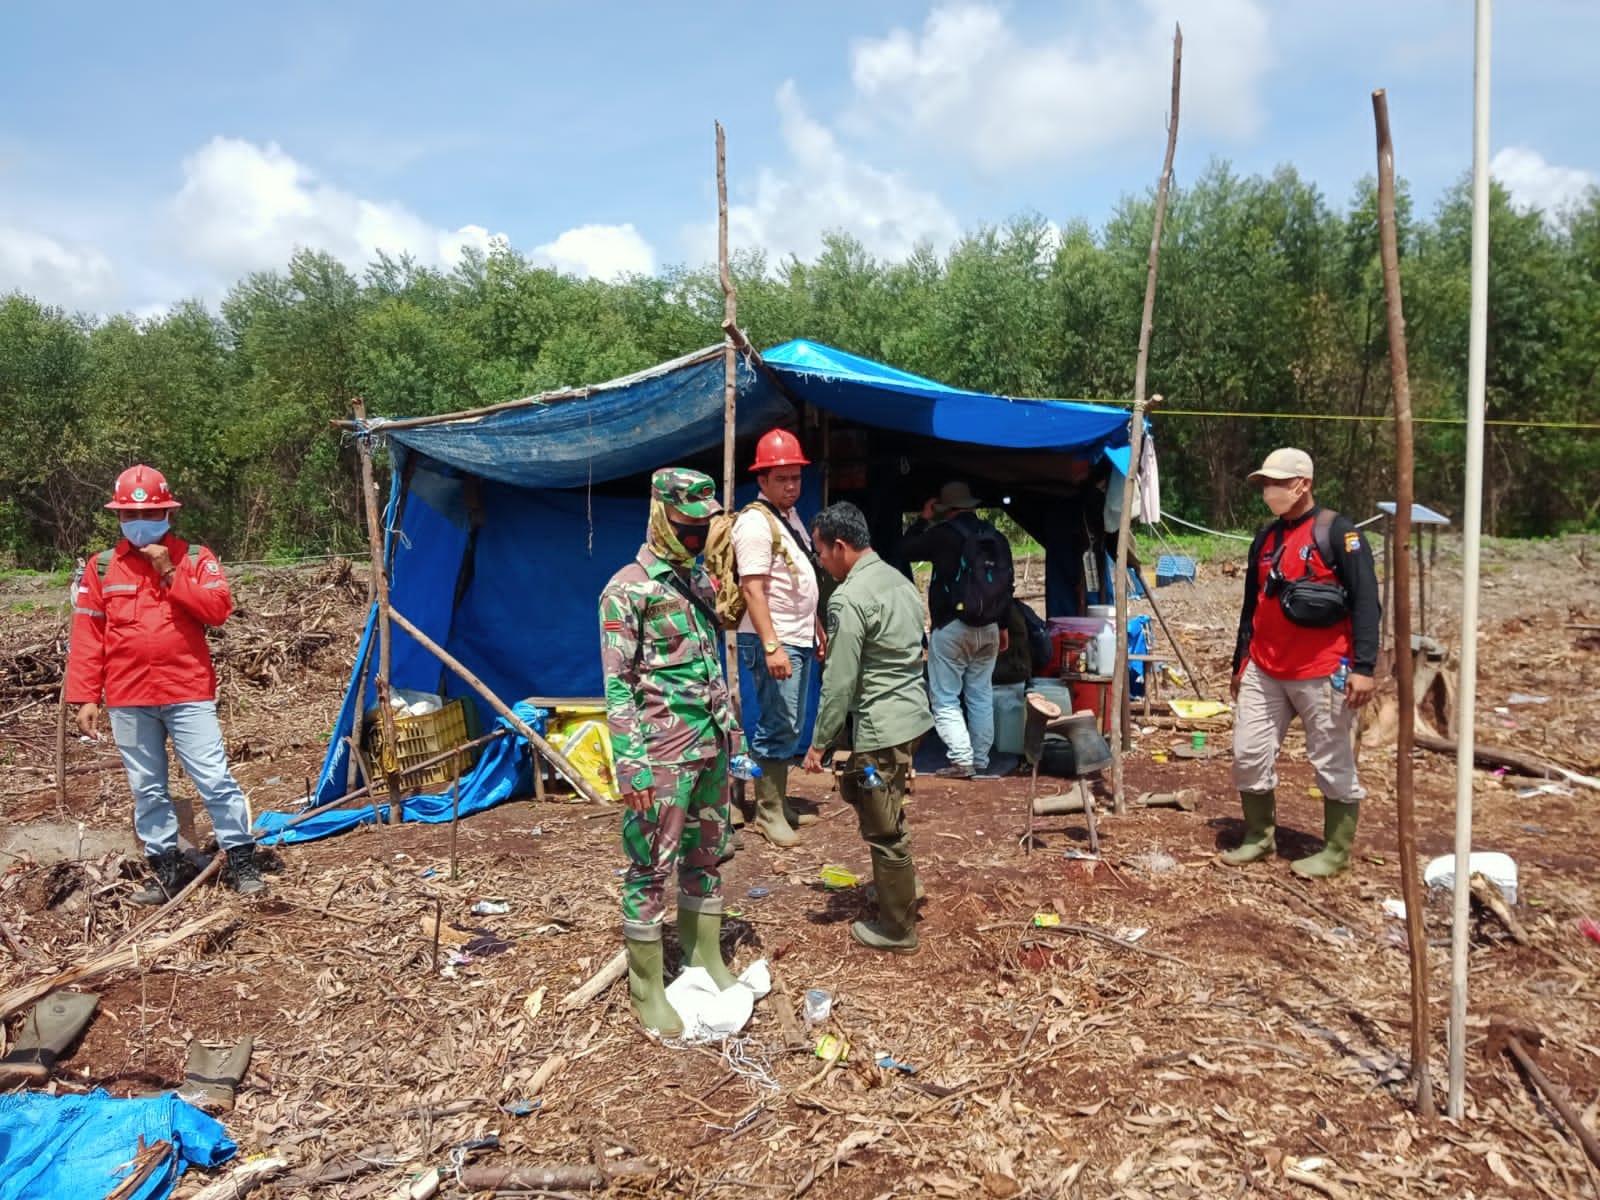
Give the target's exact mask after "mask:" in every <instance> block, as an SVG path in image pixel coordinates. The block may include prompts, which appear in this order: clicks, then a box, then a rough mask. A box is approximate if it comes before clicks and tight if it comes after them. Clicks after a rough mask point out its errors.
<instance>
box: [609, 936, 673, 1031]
mask: <svg viewBox="0 0 1600 1200" xmlns="http://www.w3.org/2000/svg"><path fill="white" fill-rule="evenodd" d="M622 942H623V945H624V946H626V947H627V950H628V1007H629V1008H631V1009H632V1010H633V1015H634V1016H635V1017H637V1018H638V1020H639V1024H640V1025H642V1026H644V1028H645V1029H646V1030H647V1031H648V1032H651V1033H657V1034H660V1035H661V1036H662V1037H677V1036H678V1035H679V1034H681V1033H682V1032H683V1018H682V1017H680V1016H678V1010H677V1009H675V1008H673V1007H672V1004H671V1002H670V1001H668V1000H667V991H666V985H665V984H663V983H662V981H661V976H662V963H661V933H660V930H659V929H658V930H657V931H656V936H655V938H654V939H653V940H650V941H645V940H642V939H639V938H631V937H624V938H623V939H622Z"/></svg>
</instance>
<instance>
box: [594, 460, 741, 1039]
mask: <svg viewBox="0 0 1600 1200" xmlns="http://www.w3.org/2000/svg"><path fill="white" fill-rule="evenodd" d="M720 511H722V506H721V505H720V504H718V503H717V500H716V485H715V484H714V483H713V482H712V481H711V479H710V477H709V476H706V475H702V474H701V473H700V472H698V471H689V470H685V469H683V468H680V467H672V468H667V469H665V470H661V471H657V472H656V473H655V476H654V477H653V478H652V479H651V495H650V525H649V531H648V534H647V536H646V539H645V543H644V545H643V546H642V547H640V549H639V553H638V555H637V556H636V557H635V558H634V560H633V561H632V562H631V563H629V564H628V565H627V566H625V567H623V568H622V570H620V571H618V572H617V573H616V574H615V575H613V576H612V577H611V582H610V583H608V584H606V587H605V590H604V591H602V592H601V593H600V660H601V667H602V669H603V671H604V673H605V680H606V717H607V720H608V722H609V724H610V727H611V751H612V757H613V758H614V760H615V763H616V777H617V783H618V786H619V788H620V789H621V790H622V800H623V803H624V804H626V805H627V810H626V811H625V812H624V813H623V814H622V845H623V849H624V851H625V852H626V854H627V857H628V873H627V877H626V879H624V881H623V884H622V936H623V940H624V941H625V943H626V944H627V948H628V991H629V994H630V996H631V997H632V1007H633V1012H634V1015H635V1016H637V1017H638V1019H639V1022H640V1024H641V1025H643V1026H644V1027H645V1028H646V1029H652V1030H655V1031H657V1032H659V1033H660V1034H662V1035H664V1036H675V1035H677V1034H680V1033H682V1032H683V1023H682V1021H681V1020H680V1019H679V1017H678V1014H677V1013H676V1012H675V1011H674V1010H673V1008H672V1005H671V1004H670V1003H669V1002H668V1000H667V997H666V993H665V991H664V989H663V979H662V954H661V927H662V921H663V916H664V912H665V885H666V882H667V877H668V876H669V875H670V874H671V872H672V868H673V867H674V866H676V867H677V868H678V940H679V942H680V943H681V944H682V946H683V961H684V965H685V966H697V967H704V968H705V969H706V970H707V971H708V972H709V973H710V975H711V977H712V978H713V979H715V980H716V982H717V985H718V986H719V987H722V988H729V987H732V986H733V984H734V978H733V975H732V974H731V973H730V972H729V970H728V968H727V965H726V964H725V963H724V962H723V961H722V948H721V944H720V940H719V939H720V935H721V930H722V876H721V873H720V871H719V869H718V864H719V863H720V861H721V860H722V857H723V854H724V852H725V850H726V848H727V839H728V756H729V754H730V753H731V752H732V751H731V750H730V747H732V746H733V744H734V742H735V739H736V738H737V737H738V734H739V730H738V726H737V723H736V721H735V719H734V714H733V706H732V704H731V703H730V702H729V699H728V689H727V685H726V684H725V683H724V681H723V676H722V660H721V659H720V658H719V657H718V653H717V645H718V642H719V640H720V629H719V626H718V622H717V620H716V616H715V610H714V608H713V593H712V588H711V581H710V579H709V578H707V576H706V574H705V572H704V571H703V570H701V569H700V568H699V567H698V566H697V565H696V562H695V559H696V556H697V555H698V554H699V553H700V550H701V549H702V547H703V546H704V545H705V539H706V528H707V526H708V524H709V523H710V520H711V517H712V515H713V514H715V513H718V512H720Z"/></svg>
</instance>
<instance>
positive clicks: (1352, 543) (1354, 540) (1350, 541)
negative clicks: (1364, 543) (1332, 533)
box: [1344, 529, 1361, 554]
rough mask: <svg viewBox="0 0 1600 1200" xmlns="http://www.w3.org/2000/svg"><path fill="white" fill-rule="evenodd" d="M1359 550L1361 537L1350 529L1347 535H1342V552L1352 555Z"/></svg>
mask: <svg viewBox="0 0 1600 1200" xmlns="http://www.w3.org/2000/svg"><path fill="white" fill-rule="evenodd" d="M1360 549H1361V535H1360V534H1359V533H1357V532H1356V531H1355V530H1353V529H1352V530H1351V531H1350V532H1349V533H1347V534H1345V535H1344V552H1345V553H1346V554H1354V553H1356V552H1357V551H1358V550H1360Z"/></svg>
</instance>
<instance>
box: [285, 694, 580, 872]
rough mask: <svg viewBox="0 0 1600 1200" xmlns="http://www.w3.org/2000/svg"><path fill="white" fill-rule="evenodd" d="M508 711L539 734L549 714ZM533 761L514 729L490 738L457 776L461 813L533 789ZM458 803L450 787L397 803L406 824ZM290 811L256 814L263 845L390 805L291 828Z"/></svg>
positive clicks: (444, 813) (505, 724) (385, 810)
mask: <svg viewBox="0 0 1600 1200" xmlns="http://www.w3.org/2000/svg"><path fill="white" fill-rule="evenodd" d="M511 709H512V711H513V712H515V713H516V714H517V716H519V717H521V718H522V719H523V720H524V721H526V722H527V723H528V724H529V725H531V726H533V728H534V729H535V730H536V731H538V732H539V733H541V734H542V733H543V732H544V723H545V718H546V717H547V716H548V715H549V714H548V713H546V712H545V710H544V709H542V708H535V707H534V706H533V705H531V704H524V703H521V702H518V703H516V704H513V705H512V706H511ZM496 720H497V721H498V722H499V724H500V726H501V727H502V728H504V729H507V730H510V729H511V723H510V722H509V721H507V720H506V719H505V718H504V717H497V718H496ZM532 762H533V760H532V756H530V755H529V753H528V740H527V739H526V738H524V737H523V736H522V735H521V734H519V733H516V732H515V731H512V732H511V733H509V734H508V735H507V736H505V737H502V738H499V739H497V740H495V741H492V742H490V743H489V744H488V745H487V746H485V747H484V748H483V752H482V753H481V754H480V755H479V757H478V761H477V762H476V763H475V764H474V765H473V768H472V770H471V771H470V772H468V773H467V774H466V775H464V776H462V778H461V789H460V797H459V812H460V814H461V816H463V817H465V816H468V815H470V814H472V813H475V812H482V811H483V810H484V809H486V808H493V807H494V806H495V805H496V804H499V803H500V802H501V801H504V800H509V799H510V798H511V797H512V796H521V795H526V794H527V793H529V792H531V791H533V766H532ZM319 794H320V793H319ZM457 804H458V800H457V798H456V797H454V796H452V795H451V794H450V792H449V791H444V792H441V793H436V794H434V795H431V796H407V797H406V798H405V801H404V803H403V804H402V805H401V817H400V819H401V820H402V821H405V822H407V823H411V822H419V823H422V824H426V825H439V824H443V823H444V822H445V821H448V820H450V818H451V815H452V813H454V812H455V811H457ZM295 815H296V814H294V813H281V812H264V813H262V814H260V815H259V816H258V817H256V823H255V826H254V831H255V835H256V840H257V841H258V842H260V843H262V844H263V845H266V846H279V845H285V844H287V843H289V842H314V841H316V840H317V839H318V838H325V837H330V836H332V835H333V834H336V833H345V832H347V831H349V830H351V829H355V828H356V827H357V826H360V825H376V824H377V823H378V821H379V819H380V816H381V818H382V819H383V820H385V821H387V820H388V815H389V806H388V803H387V802H386V801H380V803H379V804H375V805H369V806H367V807H364V808H330V809H328V810H326V811H324V812H319V813H317V814H316V815H315V816H311V817H307V818H306V819H305V820H304V821H302V822H300V824H298V825H295V826H293V827H292V828H290V827H289V822H290V821H291V820H293V819H294V817H295Z"/></svg>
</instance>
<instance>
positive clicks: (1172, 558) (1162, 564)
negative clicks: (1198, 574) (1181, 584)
mask: <svg viewBox="0 0 1600 1200" xmlns="http://www.w3.org/2000/svg"><path fill="white" fill-rule="evenodd" d="M1194 577H1195V565H1194V559H1192V558H1190V557H1189V556H1188V555H1187V554H1163V555H1162V556H1161V557H1160V558H1158V559H1156V586H1157V587H1166V586H1167V585H1168V584H1172V583H1177V582H1178V581H1179V580H1184V581H1185V582H1188V583H1193V582H1194Z"/></svg>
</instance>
